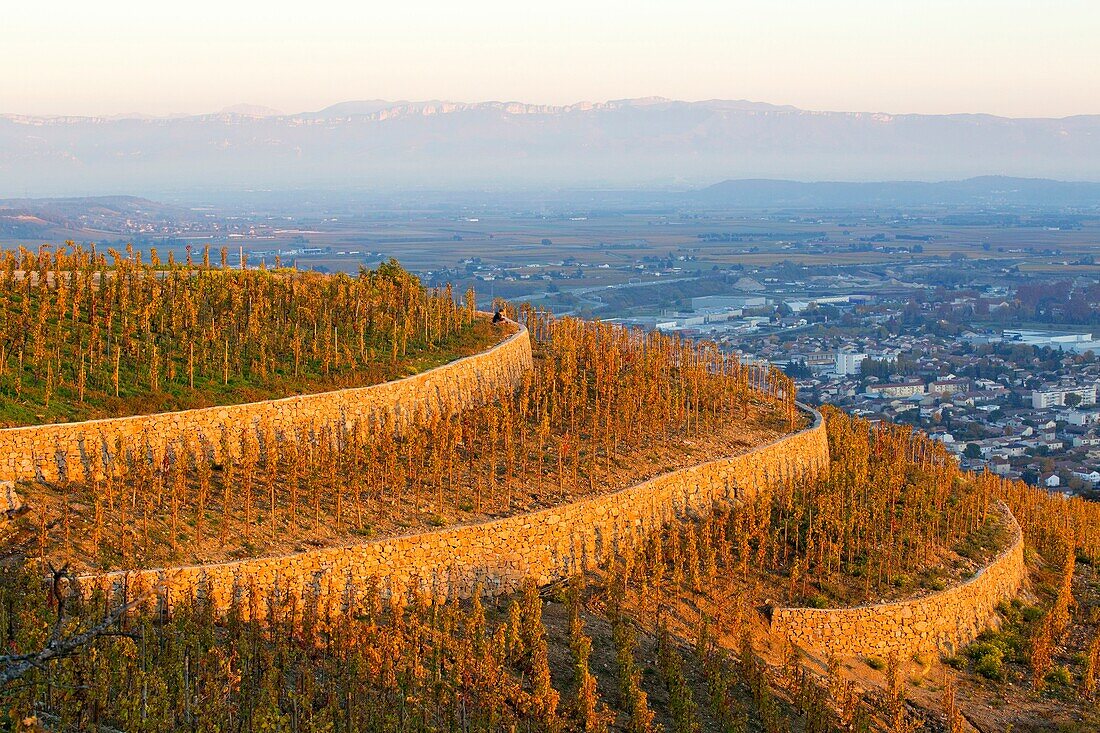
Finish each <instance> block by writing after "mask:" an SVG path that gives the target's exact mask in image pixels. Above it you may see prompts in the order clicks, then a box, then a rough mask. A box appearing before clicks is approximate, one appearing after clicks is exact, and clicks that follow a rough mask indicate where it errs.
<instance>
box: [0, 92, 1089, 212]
mask: <svg viewBox="0 0 1100 733" xmlns="http://www.w3.org/2000/svg"><path fill="white" fill-rule="evenodd" d="M985 174H998V175H1008V176H1019V177H1033V178H1052V179H1063V180H1064V179H1077V180H1100V115H1078V116H1074V117H1067V118H1061V119H1054V118H1007V117H996V116H993V115H894V114H887V113H870V112H817V111H807V110H800V109H797V108H794V107H790V106H780V105H769V104H764V103H758V102H750V101H745V100H707V101H703V102H682V101H677V100H667V99H663V98H641V99H633V100H629V99H628V100H609V101H606V102H581V103H577V104H573V105H562V106H554V105H531V104H526V103H522V102H478V103H462V102H449V101H441V100H436V101H432V100H428V101H419V102H416V101H413V102H409V101H406V102H396V103H394V102H389V101H386V100H361V101H353V102H341V103H338V104H336V105H331V106H329V107H326V108H324V109H322V110H318V111H316V112H309V113H296V114H279V115H272V114H267V110H266V108H257V107H253V106H246V107H232V108H228V109H227V110H223V111H221V112H215V113H210V114H203V115H191V116H168V117H160V118H147V117H126V118H117V117H72V116H55V117H35V116H27V115H10V114H9V115H0V196H5V195H8V196H13V195H19V194H22V193H24V192H27V193H33V195H35V196H63V195H77V194H88V193H99V192H102V191H105V190H114V191H119V190H124V191H129V192H133V193H136V194H140V195H148V196H154V197H155V196H156V195H160V194H162V193H164V192H170V191H173V190H179V189H180V188H209V187H210V186H211V185H216V186H218V187H221V188H228V189H236V188H247V187H266V188H273V189H279V190H286V189H296V188H310V187H334V186H338V187H366V188H370V189H373V190H386V189H390V190H392V189H394V188H413V189H416V188H435V189H445V190H455V189H468V188H471V187H493V188H498V189H524V188H532V187H535V188H540V187H541V188H548V187H561V186H565V187H578V186H579V187H607V186H650V187H653V186H656V187H661V186H664V187H670V186H678V187H695V186H701V185H706V184H711V183H714V182H716V181H722V180H725V179H730V178H738V179H739V178H769V179H772V178H779V179H784V178H790V179H796V180H807V179H809V180H832V181H869V180H870V181H873V180H898V179H903V180H904V179H911V180H919V181H935V180H944V179H962V178H969V177H972V176H976V175H985Z"/></svg>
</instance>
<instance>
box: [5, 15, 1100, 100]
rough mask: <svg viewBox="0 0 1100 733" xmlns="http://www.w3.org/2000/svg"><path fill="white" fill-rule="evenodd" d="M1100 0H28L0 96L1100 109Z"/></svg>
mask: <svg viewBox="0 0 1100 733" xmlns="http://www.w3.org/2000/svg"><path fill="white" fill-rule="evenodd" d="M1098 38H1100V0H1041V1H1035V2H1030V1H1025V0H752V1H751V2H746V1H743V0H714V1H712V0H667V1H665V2H651V1H649V0H633V1H632V2H625V1H620V2H606V1H604V0H585V1H581V0H555V1H554V2H543V3H537V4H536V3H531V2H524V0H462V1H461V2H456V1H455V0H447V1H445V2H437V1H435V0H430V1H429V0H403V2H385V1H380V0H358V1H357V2H330V1H327V0H314V2H309V3H303V2H300V1H299V2H294V3H284V2H281V1H280V0H269V1H268V2H263V3H254V2H250V1H248V2H242V1H240V0H217V1H215V0H190V1H189V2H187V3H180V2H148V0H144V1H143V2H131V1H129V0H99V1H98V2H87V1H86V0H83V1H81V2H75V1H74V0H54V1H53V2H28V0H12V3H11V4H9V5H8V6H7V7H5V9H4V12H3V17H2V18H0V69H3V70H4V71H3V73H0V113H17V114H34V115H54V114H63V115H113V114H129V113H147V114H155V115H163V114H172V113H204V112H213V111H217V110H219V109H222V108H224V107H227V106H230V105H236V104H240V103H249V104H257V105H264V106H267V107H272V108H275V109H278V110H280V111H283V112H303V111H313V110H317V109H321V108H323V107H325V106H328V105H330V104H333V103H336V102H341V101H347V100H355V99H389V100H400V99H406V100H423V99H448V100H453V101H463V102H477V101H485V100H500V101H523V102H530V103H540V104H569V103H573V102H577V101H581V100H588V101H603V100H607V99H622V98H628V97H645V96H663V97H670V98H674V99H684V100H701V99H714V98H721V99H749V100H753V101H760V102H771V103H774V104H791V105H795V106H797V107H801V108H804V109H815V110H842V111H868V112H889V113H895V114H901V113H910V112H916V113H929V114H938V113H954V112H984V113H990V114H998V115H1005V116H1012V117H1063V116H1068V115H1075V114H1100V45H1098V42H1097V39H1098Z"/></svg>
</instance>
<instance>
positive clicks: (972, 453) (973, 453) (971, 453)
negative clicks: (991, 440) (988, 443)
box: [963, 443, 982, 458]
mask: <svg viewBox="0 0 1100 733" xmlns="http://www.w3.org/2000/svg"><path fill="white" fill-rule="evenodd" d="M963 455H964V456H966V457H967V458H981V457H982V449H981V446H979V445H978V444H977V443H967V444H966V449H965V450H964V451H963Z"/></svg>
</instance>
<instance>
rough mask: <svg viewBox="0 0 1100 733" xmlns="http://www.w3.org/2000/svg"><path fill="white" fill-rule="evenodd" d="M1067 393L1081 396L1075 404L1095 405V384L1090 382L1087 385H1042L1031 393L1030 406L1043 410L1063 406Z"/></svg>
mask: <svg viewBox="0 0 1100 733" xmlns="http://www.w3.org/2000/svg"><path fill="white" fill-rule="evenodd" d="M1069 395H1077V396H1078V397H1080V398H1081V399H1080V401H1079V402H1078V403H1077V405H1080V406H1085V405H1095V404H1096V385H1095V384H1090V385H1089V386H1087V387H1063V386H1056V385H1055V386H1047V387H1043V388H1042V389H1037V390H1035V391H1033V392H1032V393H1031V406H1032V407H1034V408H1035V409H1036V410H1044V409H1047V408H1050V407H1063V406H1065V404H1066V397H1068V396H1069Z"/></svg>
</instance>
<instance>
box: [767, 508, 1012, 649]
mask: <svg viewBox="0 0 1100 733" xmlns="http://www.w3.org/2000/svg"><path fill="white" fill-rule="evenodd" d="M998 509H999V511H1000V512H1001V513H1002V515H1003V516H1004V521H1005V522H1006V523H1007V524H1008V526H1009V527H1010V528H1011V539H1010V541H1009V544H1008V547H1007V548H1006V549H1005V550H1003V551H1002V552H1001V553H1000V554H999V555H998V556H997V557H996V558H995V559H994V560H993V562H991V563H990V564H989V565H987V566H986V567H985V568H983V569H982V570H980V571H979V572H978V573H977V574H976V575H975V576H974V577H972V578H971V579H970V580H968V581H966V582H965V583H962V584H961V585H957V586H954V587H952V588H948V589H947V590H944V591H940V592H939V593H934V594H932V595H929V596H924V597H922V598H914V599H912V600H907V601H900V602H897V603H882V604H877V605H871V606H860V607H856V608H779V609H775V610H774V611H773V612H772V632H773V633H774V634H778V635H780V636H784V635H785V636H787V637H788V638H789V639H790V640H791V642H792V643H793V644H795V645H796V646H799V647H803V648H810V649H816V650H819V651H821V652H824V653H831V654H834V655H837V656H849V655H851V656H862V657H878V658H880V659H888V658H889V657H890V656H891V655H893V654H896V655H898V658H899V659H904V658H907V657H909V656H911V655H913V654H924V653H937V652H946V653H954V652H955V651H956V650H957V649H958V648H959V647H960V646H963V645H965V644H968V643H970V642H971V641H973V640H974V639H975V638H977V636H978V634H979V633H981V631H982V630H983V629H985V628H986V627H987V626H988V625H989V621H990V619H991V618H992V616H993V611H994V609H995V608H996V606H997V604H998V603H1000V602H1001V601H1005V600H1008V599H1011V598H1012V597H1014V596H1015V595H1016V593H1017V591H1018V590H1019V589H1020V586H1021V585H1022V584H1023V582H1024V579H1025V577H1026V573H1027V570H1026V568H1025V566H1024V543H1023V535H1022V533H1021V532H1020V526H1019V524H1017V522H1016V519H1015V517H1013V516H1012V513H1011V512H1010V511H1009V510H1008V507H1006V506H1004V505H1003V504H1001V505H1000V506H999V508H998Z"/></svg>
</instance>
